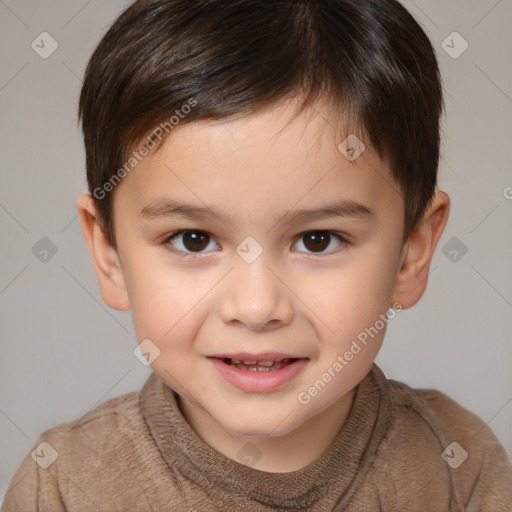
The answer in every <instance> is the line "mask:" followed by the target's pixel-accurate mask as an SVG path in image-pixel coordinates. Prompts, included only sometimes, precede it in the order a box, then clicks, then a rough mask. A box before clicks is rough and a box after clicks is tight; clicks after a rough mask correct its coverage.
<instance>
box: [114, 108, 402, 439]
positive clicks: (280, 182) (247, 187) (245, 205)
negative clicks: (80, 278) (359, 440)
mask: <svg viewBox="0 0 512 512" xmlns="http://www.w3.org/2000/svg"><path fill="white" fill-rule="evenodd" d="M317 110H318V108H317ZM292 113H293V104H290V103H282V104H279V105H277V106H275V107H273V108H272V109H268V110H265V111H263V112H260V113H258V114H256V115H252V116H250V117H246V118H243V119H240V120H235V121H230V122H223V123H219V122H217V123H209V122H195V123H191V124H188V125H183V126H181V127H178V128H177V129H175V131H174V132H173V134H172V135H171V136H170V137H169V138H168V139H167V140H166V141H165V143H164V144H163V146H162V147H161V148H160V149H159V150H158V151H156V152H153V153H151V154H150V155H149V156H147V157H146V158H145V159H143V160H142V161H141V162H140V163H139V164H138V166H137V167H136V169H134V170H133V171H132V172H131V173H130V174H129V175H128V176H127V177H126V178H125V179H124V180H123V182H122V183H121V184H120V185H119V186H118V187H117V189H116V190H115V195H114V218H115V224H114V227H115V232H116V238H117V244H118V255H119V260H120V264H121V267H122V273H123V279H124V283H125V286H126V291H127V296H128V300H129V306H130V308H131V310H132V314H133V321H134V326H135V331H136V334H137V338H138V340H139V342H142V341H143V340H146V339H149V340H151V343H152V344H153V345H154V346H156V347H157V348H158V350H159V352H160V353H159V356H158V357H156V359H154V361H153V362H152V368H153V370H154V372H155V373H156V374H157V375H158V376H159V377H160V378H161V379H162V380H163V381H164V382H165V383H166V384H167V385H168V386H169V387H171V388H172V389H174V390H175V391H176V392H177V393H178V394H179V395H180V396H181V398H180V403H181V405H180V407H181V408H182V410H183V411H186V413H185V415H186V416H188V417H189V419H190V420H191V421H193V418H194V416H196V417H199V416H203V417H205V416H207V417H209V418H211V419H213V420H214V421H215V422H217V423H218V424H219V425H220V426H221V427H222V428H223V429H225V430H226V431H228V432H230V433H231V434H232V435H236V436H247V437H252V436H254V437H257V436H275V437H279V436H283V435H285V434H287V433H289V432H292V431H293V430H294V429H296V428H297V427H299V426H300V425H302V424H303V423H305V422H306V421H308V420H310V419H312V418H314V417H315V416H316V415H319V413H320V412H322V411H327V410H329V408H332V407H335V406H336V404H338V403H339V402H340V401H342V400H344V399H346V397H347V396H348V395H349V392H350V391H351V390H352V389H353V388H354V387H355V386H356V385H357V384H358V383H359V382H360V381H361V380H362V379H363V378H364V376H365V375H366V374H367V373H368V371H369V369H370V367H371V365H372V363H373V361H374V359H375V357H376V355H377V353H378V350H379V348H380V346H381V342H382V339H383V336H384V333H385V325H386V322H384V321H383V320H382V319H383V318H386V314H387V312H388V309H389V308H390V306H391V305H392V302H393V292H394V287H395V281H396V278H397V274H398V272H399V269H400V265H401V261H402V245H401V239H402V232H403V216H404V208H403V200H402V198H401V196H400V194H399V192H398V186H397V185H396V183H395V182H394V181H393V179H392V177H391V173H390V170H389V169H388V168H387V167H386V165H385V163H384V162H382V161H381V160H379V159H378V158H377V156H376V155H375V154H374V153H373V152H372V151H371V149H370V148H369V147H368V145H367V148H366V150H365V151H364V152H363V153H362V154H361V155H360V156H359V157H358V158H357V159H356V160H354V161H350V160H349V159H348V158H347V156H345V154H343V153H342V152H341V151H340V150H339V149H338V146H339V145H340V143H341V142H342V140H337V137H336V134H335V132H334V130H333V128H332V127H331V126H330V124H328V123H326V121H325V120H324V117H322V116H321V115H318V114H316V113H312V112H311V111H305V112H304V113H303V114H302V115H301V116H299V117H297V118H295V119H294V120H293V121H290V119H291V116H292ZM363 142H364V141H363ZM395 307H396V306H395ZM382 324H384V326H382ZM370 328H373V330H372V331H371V332H372V334H373V335H372V336H368V335H367V339H366V343H363V342H362V341H361V339H362V338H364V335H362V333H363V332H365V329H366V333H368V329H370ZM375 331H378V332H377V333H376V334H375ZM358 340H359V341H358ZM354 341H356V344H357V346H358V347H359V350H357V349H356V348H355V346H354ZM146 343H147V342H146ZM153 345H151V346H153ZM349 353H351V354H352V357H350V356H349ZM284 359H287V360H288V361H284V362H281V364H277V365H275V364H274V363H272V362H271V361H279V360H284ZM233 360H245V361H252V362H253V363H254V361H257V362H263V363H264V364H263V365H261V364H260V365H258V366H260V367H261V366H263V367H265V368H267V366H266V365H269V364H272V367H268V368H269V369H268V370H266V369H265V370H262V371H259V370H257V369H255V365H254V364H250V365H248V366H246V367H245V368H244V367H242V368H240V367H237V368H235V367H233V366H231V364H234V363H233ZM294 360H295V361H294ZM336 363H338V364H336ZM281 366H282V367H281ZM278 367H280V368H278ZM276 368H278V369H276ZM326 373H328V374H329V375H330V378H329V377H328V376H327V377H326V376H325V375H326ZM319 379H321V380H322V382H323V384H324V385H320V386H319V385H318V381H319ZM315 383H317V385H316V387H315ZM315 389H316V392H315Z"/></svg>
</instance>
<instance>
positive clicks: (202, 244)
mask: <svg viewBox="0 0 512 512" xmlns="http://www.w3.org/2000/svg"><path fill="white" fill-rule="evenodd" d="M168 241H169V243H170V244H172V245H173V246H174V247H175V248H176V249H177V250H179V251H180V252H184V253H187V252H192V253H193V252H201V251H204V249H206V248H207V247H208V245H209V244H210V243H211V236H210V235H208V234H207V233H204V232H203V231H180V232H178V233H176V234H174V235H173V236H172V237H171V238H169V240H168ZM173 242H175V243H173ZM180 246H181V247H180ZM215 247H216V245H215V244H214V248H215Z"/></svg>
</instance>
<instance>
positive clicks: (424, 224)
mask: <svg viewBox="0 0 512 512" xmlns="http://www.w3.org/2000/svg"><path fill="white" fill-rule="evenodd" d="M449 212H450V198H449V196H448V195H447V194H446V193H444V192H441V191H438V192H436V194H435V195H434V198H433V200H432V202H431V204H430V206H429V208H428V209H427V211H426V212H425V215H424V216H423V219H422V220H421V222H420V223H419V224H418V226H416V228H415V229H414V231H413V232H412V233H411V236H410V237H409V240H408V241H407V243H406V245H405V247H404V250H403V253H402V257H401V261H402V263H401V266H400V270H399V272H398V275H397V279H396V282H395V289H394V294H393V298H392V303H393V302H399V303H400V304H401V305H402V308H403V309H405V308H409V307H411V306H414V304H416V303H417V302H418V301H419V300H420V298H421V297H422V295H423V293H424V292H425V289H426V287H427V282H428V274H429V269H430V263H431V261H432V257H433V256H434V251H435V249H436V246H437V243H438V241H439V238H441V235H442V233H443V230H444V228H445V226H446V223H447V221H448V216H449Z"/></svg>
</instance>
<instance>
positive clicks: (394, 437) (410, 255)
mask: <svg viewBox="0 0 512 512" xmlns="http://www.w3.org/2000/svg"><path fill="white" fill-rule="evenodd" d="M442 107H443V100H442V88H441V81H440V77H439V70H438V66H437V61H436V57H435V53H434V51H433V48H432V46H431V44H430V42H429V40H428V38H427V36H426V35H425V33H424V32H423V30H422V29H421V28H420V26H419V25H418V24H417V23H416V22H415V21H414V19H413V18H412V17H411V15H410V14H409V13H408V12H407V11H406V10H405V9H404V8H403V7H402V6H401V5H400V4H399V3H398V2H397V1H395V0H359V1H355V0H280V1H279V2H269V1H266V0H139V1H137V2H135V3H134V4H133V5H132V6H131V7H129V8H128V9H127V10H126V11H125V12H124V13H123V14H122V15H121V16H120V17H119V18H118V19H117V20H116V22H115V23H114V24H113V26H112V27H111V29H110V30H109V31H108V33H107V34H106V35H105V37H104V38H103V40H102V41H101V42H100V44H99V46H98V48H97V49H96V51H95V52H94V54H93V56H92V58H91V61H90V63H89V66H88V68H87V71H86V77H85V81H84V85H83V89H82V93H81V98H80V111H79V114H80V117H81V120H82V126H83V132H84V139H85V148H86V158H87V177H88V183H89V188H90V194H91V195H85V196H83V197H81V198H80V199H79V201H78V208H79V211H80V213H81V221H82V228H83V231H84V234H85V238H86V240H87V243H88V245H89V249H90V252H91V256H92V260H93V263H94V266H95V270H96V273H97V276H98V280H99V285H100V289H101V293H102V297H103V299H104V301H105V302H106V304H108V305H109V306H110V307H112V308H114V309H119V310H128V309H130V310H131V311H132V315H133V321H134V326H135V331H136V335H137V339H138V342H139V344H140V347H139V349H138V350H139V351H138V352H137V354H138V356H139V357H140V358H141V359H142V360H143V361H144V362H145V363H146V364H151V366H152V369H153V370H154V373H152V374H151V376H150V377H149V378H148V379H147V381H146V382H145V384H144V386H143V388H142V390H141V391H139V392H132V393H128V394H126V395H123V396H120V397H118V398H114V399H112V400H109V401H107V402H105V403H103V404H101V405H100V406H98V407H96V408H95V409H94V410H92V411H91V412H89V413H88V414H86V415H84V416H83V417H81V418H80V419H78V420H77V421H76V422H70V423H65V424H62V425H59V426H56V427H54V428H52V429H49V430H47V431H45V432H43V433H42V434H41V436H40V437H39V439H38V440H37V442H36V444H35V445H34V450H33V451H32V452H31V453H30V454H28V455H27V456H26V458H25V459H24V461H23V462H22V464H21V466H20V468H19V469H18V471H17V473H16V475H15V476H14V478H13V481H12V482H11V485H10V487H9V489H8V492H7V494H6V497H5V502H4V504H3V507H2V511H4V512H11V511H29V510H30V511H35V510H45V511H52V512H55V511H63V510H70V511H74V512H75V511H91V510H105V511H107V510H108V511H127V510H132V511H135V510H136V511H139V512H140V511H150V510H153V511H173V512H174V511H189V512H192V511H197V512H209V511H233V512H251V511H270V510H274V511H275V510H279V511H285V510H287V511H298V510H311V511H331V510H336V511H342V510H348V511H376V510H386V511H405V510H408V511H474V512H477V511H489V512H491V511H492V512H497V511H507V510H508V511H510V510H512V466H511V464H510V462H509V461H508V459H507V456H506V453H505V451H504V449H503V447H502V446H501V445H500V444H499V442H498V441H497V439H496V437H495V436H494V434H493V433H492V432H491V430H490V429H489V428H488V427H487V426H486V425H485V424H484V423H483V421H482V420H481V419H479V418H478V417H477V416H475V415H474V414H472V413H470V412H469V411H467V410H466V409H464V408H463V407H462V406H460V405H459V404H457V403H456V402H454V401H453V400H451V399H450V398H448V397H447V396H445V395H444V394H442V393H441V392H439V391H435V390H414V389H412V388H410V387H408V386H407V385H406V384H404V383H400V382H396V381H392V380H388V379H386V378H385V376H384V375H383V373H382V371H381V370H380V369H379V368H378V367H377V366H376V365H375V364H374V360H375V357H376V356H377V353H378V351H379V349H380V346H381V344H382V341H383V337H384V333H385V330H386V326H387V323H388V322H389V321H390V320H391V319H392V318H394V317H395V316H396V315H397V314H398V311H400V310H402V309H405V308H409V307H411V306H413V305H414V304H415V303H416V302H417V301H418V300H419V299H420V298H421V296H422V295H423V293H424V291H425V288H426V284H427V277H428V271H429V266H430V262H431V259H432V256H433V253H434V250H435V247H436V244H437V242H438V240H439V238H440V236H441V234H442V232H443V229H444V227H445V225H446V222H447V219H448V213H449V198H448V196H447V195H446V194H445V193H443V192H441V191H438V190H436V174H437V168H438V161H439V144H440V137H439V119H440V116H441V113H442ZM306 242H307V243H306Z"/></svg>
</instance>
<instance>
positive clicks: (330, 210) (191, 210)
mask: <svg viewBox="0 0 512 512" xmlns="http://www.w3.org/2000/svg"><path fill="white" fill-rule="evenodd" d="M139 216H140V217H143V218H146V219H155V220H156V219H166V218H169V217H171V218H172V217H183V218H187V219H190V220H206V219H211V218H212V217H217V218H218V219H219V220H220V221H221V222H222V223H224V224H226V225H228V224H230V222H231V220H232V218H233V215H232V214H230V213H228V212H226V211H225V210H224V211H222V210H221V209H217V208H215V207H208V206H199V205H194V204H186V203H183V202H180V201H177V200H173V199H161V200H157V201H156V202H154V203H152V204H150V205H148V206H145V207H144V208H143V209H142V210H141V211H140V213H139ZM333 217H348V218H353V219H358V220H363V221H370V220H374V219H375V213H374V212H373V210H372V209H371V208H369V207H368V206H365V205H364V204H362V203H358V202H356V201H352V200H342V201H336V202H332V203H325V204H322V205H320V206H318V207H314V208H308V209H301V210H295V209H292V210H288V211H283V212H281V213H280V214H279V215H276V216H274V218H273V220H274V223H275V224H279V223H281V222H282V223H283V224H284V225H291V224H300V223H305V222H308V221H314V220H320V219H324V218H333ZM275 224H274V225H275Z"/></svg>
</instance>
